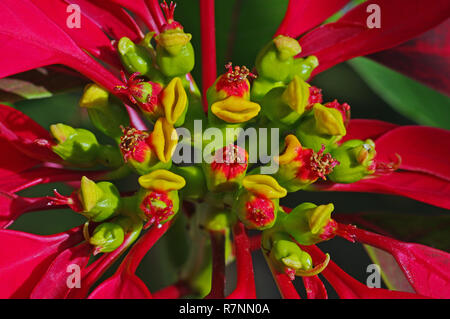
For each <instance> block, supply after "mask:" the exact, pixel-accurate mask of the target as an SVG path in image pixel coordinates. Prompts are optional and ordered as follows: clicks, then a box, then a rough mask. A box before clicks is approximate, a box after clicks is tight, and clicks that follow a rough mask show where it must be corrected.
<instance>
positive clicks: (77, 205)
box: [48, 189, 83, 213]
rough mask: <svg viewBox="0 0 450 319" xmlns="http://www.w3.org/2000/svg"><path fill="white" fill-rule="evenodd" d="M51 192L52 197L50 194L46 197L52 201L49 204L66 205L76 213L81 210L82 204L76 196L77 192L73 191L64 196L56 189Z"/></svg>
mask: <svg viewBox="0 0 450 319" xmlns="http://www.w3.org/2000/svg"><path fill="white" fill-rule="evenodd" d="M53 194H54V195H55V196H54V197H52V196H49V197H48V199H50V200H51V201H52V202H51V203H50V204H54V205H67V206H69V207H70V208H71V209H72V210H73V211H75V212H78V213H79V212H82V211H83V205H82V204H81V201H80V199H79V198H78V194H77V192H76V191H74V192H73V193H72V194H71V195H70V196H64V195H61V194H60V193H58V191H57V190H56V189H54V190H53Z"/></svg>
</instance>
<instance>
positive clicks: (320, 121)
mask: <svg viewBox="0 0 450 319" xmlns="http://www.w3.org/2000/svg"><path fill="white" fill-rule="evenodd" d="M346 133H347V131H346V129H345V125H344V120H343V117H342V114H341V112H339V111H338V110H336V109H334V108H329V107H326V106H323V105H322V104H319V103H316V104H314V106H313V109H312V112H311V113H310V114H308V115H307V116H305V117H304V119H303V120H302V121H301V122H300V123H299V125H298V127H297V129H296V132H295V135H296V136H297V137H298V139H299V140H300V141H301V142H302V145H303V146H305V147H308V148H312V149H313V150H314V151H316V152H318V151H319V150H320V149H321V148H322V145H325V146H326V148H325V149H327V148H328V147H329V146H330V145H331V144H333V143H335V142H337V141H339V140H340V139H341V138H342V137H343V136H344V135H345V134H346Z"/></svg>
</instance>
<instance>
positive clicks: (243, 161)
mask: <svg viewBox="0 0 450 319" xmlns="http://www.w3.org/2000/svg"><path fill="white" fill-rule="evenodd" d="M247 167H248V154H247V152H246V151H245V150H244V149H243V148H240V147H239V146H237V145H233V144H229V145H227V146H225V147H223V148H220V149H218V150H216V152H215V154H214V155H211V158H210V159H208V160H207V161H206V163H204V164H203V172H204V173H205V178H206V185H207V187H208V189H209V190H210V191H212V192H224V191H234V190H236V189H237V188H238V187H239V185H240V184H241V183H242V179H243V178H244V176H245V173H246V171H247Z"/></svg>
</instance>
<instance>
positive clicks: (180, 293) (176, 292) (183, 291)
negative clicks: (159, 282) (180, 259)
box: [152, 281, 192, 299]
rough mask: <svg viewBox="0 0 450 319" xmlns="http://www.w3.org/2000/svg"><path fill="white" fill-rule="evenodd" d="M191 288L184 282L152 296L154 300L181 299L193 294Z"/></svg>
mask: <svg viewBox="0 0 450 319" xmlns="http://www.w3.org/2000/svg"><path fill="white" fill-rule="evenodd" d="M191 292H192V291H191V289H190V287H189V286H188V285H187V284H186V283H185V282H183V281H179V282H177V283H176V284H174V285H171V286H168V287H166V288H163V289H161V290H158V291H157V292H155V293H153V294H152V297H153V299H179V298H182V297H184V296H187V295H189V294H190V293H191Z"/></svg>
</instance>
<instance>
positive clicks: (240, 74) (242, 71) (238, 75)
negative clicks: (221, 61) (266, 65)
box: [225, 62, 256, 82]
mask: <svg viewBox="0 0 450 319" xmlns="http://www.w3.org/2000/svg"><path fill="white" fill-rule="evenodd" d="M225 69H227V73H225V78H226V80H227V81H228V82H240V81H244V80H246V79H247V78H248V77H250V78H256V75H255V74H253V73H251V72H250V70H249V69H247V67H246V66H245V65H244V66H237V65H236V66H235V67H234V68H233V63H232V62H228V63H227V64H225Z"/></svg>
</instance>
